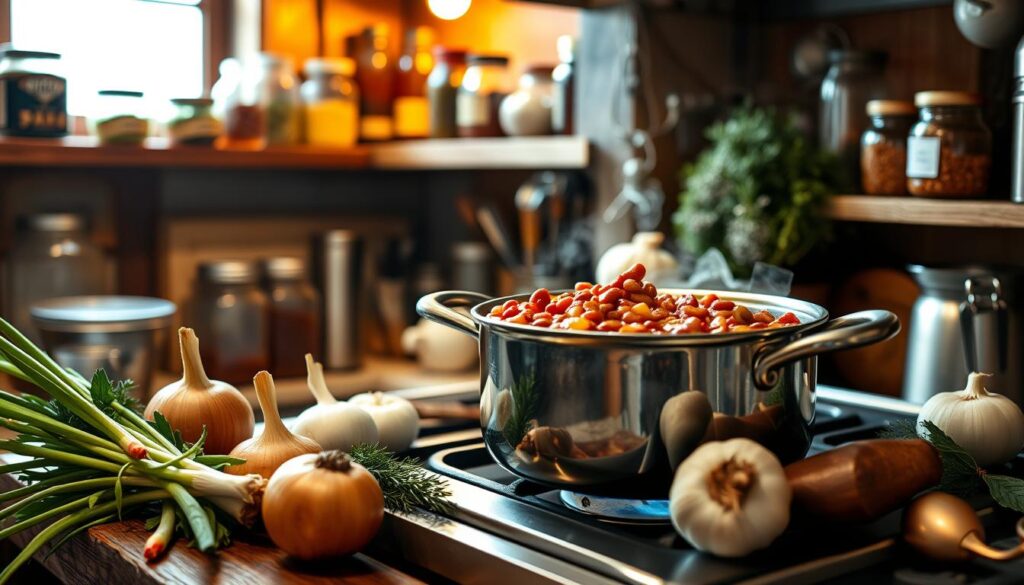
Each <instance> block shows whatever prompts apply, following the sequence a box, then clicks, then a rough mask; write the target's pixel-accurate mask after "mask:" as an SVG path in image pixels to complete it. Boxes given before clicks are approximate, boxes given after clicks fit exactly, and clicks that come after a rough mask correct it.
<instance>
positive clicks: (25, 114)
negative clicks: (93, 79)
mask: <svg viewBox="0 0 1024 585" xmlns="http://www.w3.org/2000/svg"><path fill="white" fill-rule="evenodd" d="M66 90H67V84H66V82H65V81H64V79H63V78H60V77H56V76H53V75H47V74H41V73H40V74H37V73H7V74H4V75H3V77H2V78H0V92H2V94H3V96H2V99H0V109H2V110H3V111H2V113H0V131H2V132H3V133H5V134H11V135H15V136H63V135H65V134H67V127H68V118H67V94H66Z"/></svg>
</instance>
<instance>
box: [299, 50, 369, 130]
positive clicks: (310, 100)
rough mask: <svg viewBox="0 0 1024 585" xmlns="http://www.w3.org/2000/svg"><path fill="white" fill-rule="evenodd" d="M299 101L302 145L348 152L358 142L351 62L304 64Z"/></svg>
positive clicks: (320, 60) (327, 60)
mask: <svg viewBox="0 0 1024 585" xmlns="http://www.w3.org/2000/svg"><path fill="white" fill-rule="evenodd" d="M305 71H306V82H305V83H303V84H302V90H301V93H302V101H303V104H304V105H305V110H306V112H305V113H306V115H305V120H306V142H307V143H309V144H311V145H313V146H329V147H336V148H348V147H351V146H355V144H356V142H358V141H359V90H358V89H357V88H356V84H355V81H353V79H352V77H353V75H355V71H356V64H355V61H353V60H352V59H347V58H342V59H310V60H309V61H306V67H305Z"/></svg>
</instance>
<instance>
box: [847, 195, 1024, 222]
mask: <svg viewBox="0 0 1024 585" xmlns="http://www.w3.org/2000/svg"><path fill="white" fill-rule="evenodd" d="M828 215H829V217H831V218H832V219H835V220H839V221H860V222H869V223H897V224H911V225H934V226H953V227H996V228H1024V205H1021V204H1018V203H1011V202H1009V201H989V200H968V199H924V198H919V197H878V196H874V195H838V196H836V197H834V198H833V199H832V206H831V208H830V209H829V210H828Z"/></svg>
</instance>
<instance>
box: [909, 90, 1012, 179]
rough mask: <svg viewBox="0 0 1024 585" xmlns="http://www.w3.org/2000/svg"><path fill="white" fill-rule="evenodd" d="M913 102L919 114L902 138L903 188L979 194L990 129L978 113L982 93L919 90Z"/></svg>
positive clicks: (984, 176)
mask: <svg viewBox="0 0 1024 585" xmlns="http://www.w3.org/2000/svg"><path fill="white" fill-rule="evenodd" d="M914 104H915V105H916V106H917V107H918V109H919V111H920V117H919V119H918V121H917V123H916V124H914V127H913V128H911V130H910V137H909V138H907V191H909V192H910V194H911V195H918V196H921V197H978V196H980V195H984V194H985V192H986V191H987V190H988V173H989V167H991V165H992V132H991V131H990V130H989V129H988V126H986V125H985V121H984V120H983V119H982V117H981V97H980V96H978V95H977V94H973V93H967V92H961V91H922V92H918V93H917V94H916V95H914Z"/></svg>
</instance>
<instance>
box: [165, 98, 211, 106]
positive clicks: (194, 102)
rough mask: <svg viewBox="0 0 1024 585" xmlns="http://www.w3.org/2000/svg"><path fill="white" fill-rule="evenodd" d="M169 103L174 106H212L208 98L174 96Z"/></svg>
mask: <svg viewBox="0 0 1024 585" xmlns="http://www.w3.org/2000/svg"><path fill="white" fill-rule="evenodd" d="M171 103H172V104H174V105H176V106H212V105H213V100H212V99H210V98H174V99H172V100H171Z"/></svg>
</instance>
